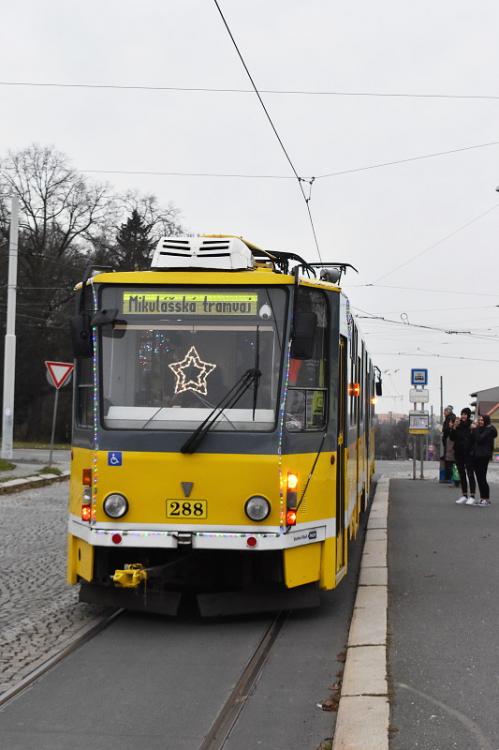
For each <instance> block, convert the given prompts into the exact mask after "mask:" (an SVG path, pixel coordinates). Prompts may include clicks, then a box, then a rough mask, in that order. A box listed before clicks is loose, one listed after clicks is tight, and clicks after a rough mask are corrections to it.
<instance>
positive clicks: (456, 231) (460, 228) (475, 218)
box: [374, 203, 499, 284]
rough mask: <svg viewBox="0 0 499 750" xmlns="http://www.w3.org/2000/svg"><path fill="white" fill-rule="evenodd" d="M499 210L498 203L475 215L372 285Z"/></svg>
mask: <svg viewBox="0 0 499 750" xmlns="http://www.w3.org/2000/svg"><path fill="white" fill-rule="evenodd" d="M498 208H499V203H495V204H494V205H493V206H490V207H489V208H487V209H486V210H485V211H482V212H481V213H479V214H477V216H473V218H471V219H469V220H468V221H466V222H465V223H464V224H460V225H459V226H458V227H457V228H456V229H454V230H453V231H452V232H449V233H448V234H446V235H445V236H444V237H441V238H440V239H439V240H437V241H436V242H433V243H432V244H431V245H428V246H427V247H425V248H423V249H422V250H420V251H419V252H417V253H415V255H411V257H410V258H407V259H406V260H405V261H403V262H402V263H399V264H398V266H395V267H394V268H391V269H390V270H389V271H386V273H383V274H381V276H378V278H377V279H375V281H374V284H377V283H378V281H382V280H383V279H386V277H387V276H391V275H392V273H395V272H396V271H400V269H401V268H405V267H406V266H408V265H409V264H410V263H412V262H413V261H415V260H417V259H418V258H421V257H422V256H423V255H425V254H426V253H428V252H430V250H434V249H435V248H436V247H438V246H439V245H442V244H443V243H444V242H447V240H450V239H451V238H452V237H455V236H456V234H459V232H462V231H463V230H464V229H467V228H468V227H469V226H471V225H472V224H474V223H475V222H477V221H480V219H483V218H484V217H485V216H488V215H489V214H490V213H492V212H493V211H497V209H498Z"/></svg>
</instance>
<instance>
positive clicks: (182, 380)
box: [168, 346, 216, 396]
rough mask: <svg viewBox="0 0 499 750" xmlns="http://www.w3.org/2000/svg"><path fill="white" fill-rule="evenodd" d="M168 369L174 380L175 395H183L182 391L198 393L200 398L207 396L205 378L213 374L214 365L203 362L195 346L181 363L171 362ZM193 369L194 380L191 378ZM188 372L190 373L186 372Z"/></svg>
mask: <svg viewBox="0 0 499 750" xmlns="http://www.w3.org/2000/svg"><path fill="white" fill-rule="evenodd" d="M168 367H169V368H170V370H171V371H172V372H173V374H174V375H175V378H176V381H175V393H176V394H177V393H184V391H195V393H200V394H201V395H202V396H206V395H207V394H208V391H207V388H206V378H207V377H208V375H209V374H210V373H211V372H213V370H214V369H215V368H216V365H212V364H210V362H203V360H202V359H201V358H200V356H199V354H198V353H197V351H196V347H195V346H191V348H190V349H189V351H188V352H187V354H186V355H185V357H184V358H183V360H182V361H181V362H173V363H172V364H171V365H168ZM193 369H194V370H196V371H197V374H196V377H195V379H193V378H192V377H191V376H192V370H193ZM189 370H190V372H188V371H189Z"/></svg>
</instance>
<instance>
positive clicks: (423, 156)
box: [80, 141, 499, 205]
mask: <svg viewBox="0 0 499 750" xmlns="http://www.w3.org/2000/svg"><path fill="white" fill-rule="evenodd" d="M489 146H499V141H489V142H487V143H476V144H474V145H471V146H463V147H461V148H454V149H449V150H448V151H435V152H433V153H431V154H420V155H419V156H411V157H409V158H405V159H396V160H394V161H387V162H376V163H375V164H368V165H367V166H364V167H354V168H352V169H343V170H341V171H338V172H329V173H327V174H322V175H317V176H315V177H298V180H299V183H300V188H301V191H302V195H303V198H304V199H305V202H306V203H307V205H308V203H309V202H310V197H309V198H308V199H307V197H306V195H305V191H304V190H303V185H302V183H303V182H305V183H308V184H309V185H310V186H311V185H312V184H313V183H314V182H316V181H317V180H322V179H327V178H330V177H340V176H341V175H347V174H355V173H356V172H366V171H368V170H371V169H382V168H384V167H393V166H396V165H397V164H406V163H408V162H413V161H420V160H422V159H433V158H438V157H440V156H447V155H449V154H457V153H460V152H462V151H471V150H473V149H480V148H488V147H489ZM80 171H81V172H85V173H86V174H122V175H136V176H137V175H138V176H144V177H218V178H237V179H250V180H255V179H256V180H295V179H297V178H296V175H295V174H294V175H284V174H259V173H256V174H248V173H242V172H183V171H179V170H177V171H175V172H167V171H161V170H144V169H81V170H80Z"/></svg>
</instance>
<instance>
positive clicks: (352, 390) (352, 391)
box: [348, 383, 360, 398]
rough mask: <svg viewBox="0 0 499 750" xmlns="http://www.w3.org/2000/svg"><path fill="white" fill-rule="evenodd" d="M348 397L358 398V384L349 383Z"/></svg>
mask: <svg viewBox="0 0 499 750" xmlns="http://www.w3.org/2000/svg"><path fill="white" fill-rule="evenodd" d="M348 395H349V396H354V398H358V397H359V396H360V383H349V384H348Z"/></svg>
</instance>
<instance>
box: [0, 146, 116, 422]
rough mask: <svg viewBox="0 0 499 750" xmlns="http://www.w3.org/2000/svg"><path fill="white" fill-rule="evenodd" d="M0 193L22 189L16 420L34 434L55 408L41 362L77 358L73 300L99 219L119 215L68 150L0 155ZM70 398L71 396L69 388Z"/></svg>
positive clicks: (1, 307) (1, 232)
mask: <svg viewBox="0 0 499 750" xmlns="http://www.w3.org/2000/svg"><path fill="white" fill-rule="evenodd" d="M0 193H2V194H3V195H4V196H5V195H6V194H8V195H14V196H17V197H18V198H19V203H20V221H19V279H18V295H17V326H16V327H17V337H18V352H19V353H20V354H22V356H18V358H17V368H16V410H17V416H18V417H19V419H18V420H17V422H18V427H19V422H22V423H23V424H24V432H25V433H26V434H30V433H31V434H33V432H34V430H35V429H39V428H40V425H41V426H42V427H43V426H44V422H45V426H46V424H47V422H48V420H47V412H49V410H46V409H45V410H44V409H42V404H43V401H44V399H45V397H46V396H47V394H48V393H49V392H50V389H49V387H48V384H47V382H46V379H45V374H44V364H43V361H44V359H54V358H61V357H64V358H68V357H69V358H71V357H72V355H71V352H70V349H69V340H68V336H67V335H66V329H67V317H68V310H67V305H68V302H69V300H70V299H71V298H72V289H73V287H74V284H75V282H76V281H77V280H78V279H79V278H81V273H82V270H83V267H84V265H85V264H86V262H87V253H88V251H89V250H90V248H91V246H92V239H93V237H94V235H96V234H97V233H99V232H100V231H101V229H100V226H101V225H103V224H105V223H107V224H112V223H113V221H114V220H115V215H116V201H115V199H114V197H113V196H112V194H111V193H110V191H109V189H108V188H107V187H106V186H102V185H94V184H91V183H89V182H87V181H86V180H85V179H84V178H83V177H82V176H81V175H80V174H78V172H76V170H74V169H73V168H72V167H71V165H70V164H69V163H68V160H67V159H66V157H65V156H64V155H62V154H60V153H59V152H57V151H55V150H54V149H51V148H41V147H39V146H36V145H34V146H30V147H29V148H26V149H23V150H22V151H19V152H15V153H14V152H11V153H9V154H8V155H7V157H5V158H4V159H2V160H0ZM7 210H8V201H6V199H5V198H3V199H2V204H1V205H0V242H1V240H2V238H3V240H4V241H3V242H1V245H0V248H1V249H0V252H1V254H2V262H1V263H0V266H1V270H2V274H3V273H6V256H7V253H6V248H7V243H6V241H5V240H6V237H7V231H8V215H7ZM4 248H5V251H4ZM4 269H5V271H4ZM3 278H5V276H4V277H3ZM2 303H3V304H2ZM0 319H2V322H3V321H4V320H5V294H2V295H0ZM2 344H3V340H2ZM64 399H66V400H69V393H67V394H64ZM64 399H63V400H64ZM18 434H19V430H18Z"/></svg>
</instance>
